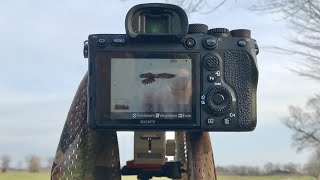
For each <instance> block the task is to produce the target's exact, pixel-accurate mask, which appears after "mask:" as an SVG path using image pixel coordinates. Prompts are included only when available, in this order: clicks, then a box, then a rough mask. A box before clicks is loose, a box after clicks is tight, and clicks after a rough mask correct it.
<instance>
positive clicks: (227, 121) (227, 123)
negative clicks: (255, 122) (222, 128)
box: [223, 118, 231, 125]
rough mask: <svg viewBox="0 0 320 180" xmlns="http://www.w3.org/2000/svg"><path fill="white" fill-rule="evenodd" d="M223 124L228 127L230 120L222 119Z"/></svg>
mask: <svg viewBox="0 0 320 180" xmlns="http://www.w3.org/2000/svg"><path fill="white" fill-rule="evenodd" d="M223 124H224V125H230V124H231V119H230V118H224V119H223Z"/></svg>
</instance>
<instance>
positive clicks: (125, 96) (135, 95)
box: [109, 58, 193, 120]
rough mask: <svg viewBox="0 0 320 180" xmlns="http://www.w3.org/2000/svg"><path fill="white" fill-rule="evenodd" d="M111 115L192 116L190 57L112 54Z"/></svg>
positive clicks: (174, 117)
mask: <svg viewBox="0 0 320 180" xmlns="http://www.w3.org/2000/svg"><path fill="white" fill-rule="evenodd" d="M110 70H111V79H110V80H111V84H110V106H109V108H110V109H109V112H110V118H111V119H113V120H116V119H128V120H129V119H184V120H186V119H192V89H193V88H192V60H191V59H189V58H173V59H172V58H111V64H110Z"/></svg>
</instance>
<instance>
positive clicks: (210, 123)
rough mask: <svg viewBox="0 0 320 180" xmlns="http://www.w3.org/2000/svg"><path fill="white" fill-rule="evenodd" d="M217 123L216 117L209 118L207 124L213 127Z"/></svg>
mask: <svg viewBox="0 0 320 180" xmlns="http://www.w3.org/2000/svg"><path fill="white" fill-rule="evenodd" d="M215 122H216V119H214V117H209V118H208V119H207V124H208V125H213V124H214V123H215Z"/></svg>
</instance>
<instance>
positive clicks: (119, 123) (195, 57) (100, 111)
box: [95, 52, 200, 129]
mask: <svg viewBox="0 0 320 180" xmlns="http://www.w3.org/2000/svg"><path fill="white" fill-rule="evenodd" d="M113 58H137V59H181V58H188V59H191V61H192V110H191V117H192V118H191V119H184V118H179V119H178V118H177V119H159V118H157V119H150V120H153V123H141V119H111V118H110V112H111V108H110V104H111V101H110V100H111V71H110V69H111V59H113ZM95 61H96V66H95V69H96V77H97V79H96V85H95V87H96V88H95V94H96V97H97V98H95V102H96V106H95V114H96V118H95V121H96V125H97V127H103V128H108V127H109V128H119V127H123V128H129V129H130V128H132V126H134V127H135V128H139V127H141V128H145V127H146V126H148V127H154V126H157V127H170V128H172V129H177V128H179V127H180V128H185V127H189V126H192V127H194V126H198V125H200V122H197V121H196V120H197V119H199V118H198V117H197V116H199V113H197V97H198V96H197V94H199V92H200V91H199V77H200V76H197V74H200V71H199V64H200V54H198V53H135V52H98V53H97V54H96V57H95ZM106 82H109V83H106ZM106 92H107V93H106ZM143 120H146V119H143ZM170 128H169V129H170Z"/></svg>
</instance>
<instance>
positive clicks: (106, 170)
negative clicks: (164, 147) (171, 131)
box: [51, 74, 216, 180]
mask: <svg viewBox="0 0 320 180" xmlns="http://www.w3.org/2000/svg"><path fill="white" fill-rule="evenodd" d="M87 82H88V76H87V74H86V75H85V77H84V78H83V79H82V81H81V83H80V85H79V88H78V90H77V93H76V95H75V97H74V99H73V102H72V105H71V107H70V110H69V113H68V115H67V119H66V122H65V125H64V128H63V131H62V134H61V138H60V142H59V144H58V148H57V151H56V156H55V159H54V163H53V165H52V170H51V180H121V175H120V161H119V149H118V140H117V134H116V132H103V133H102V132H99V133H97V132H95V131H92V130H91V129H90V128H89V127H88V126H87V124H86V123H87ZM176 141H177V155H176V159H177V160H180V161H181V162H183V163H184V168H185V169H187V171H188V173H186V174H184V175H183V178H182V179H183V180H202V179H205V180H216V177H215V167H214V162H213V156H212V148H211V142H210V137H209V134H208V133H191V132H188V133H185V132H176Z"/></svg>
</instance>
